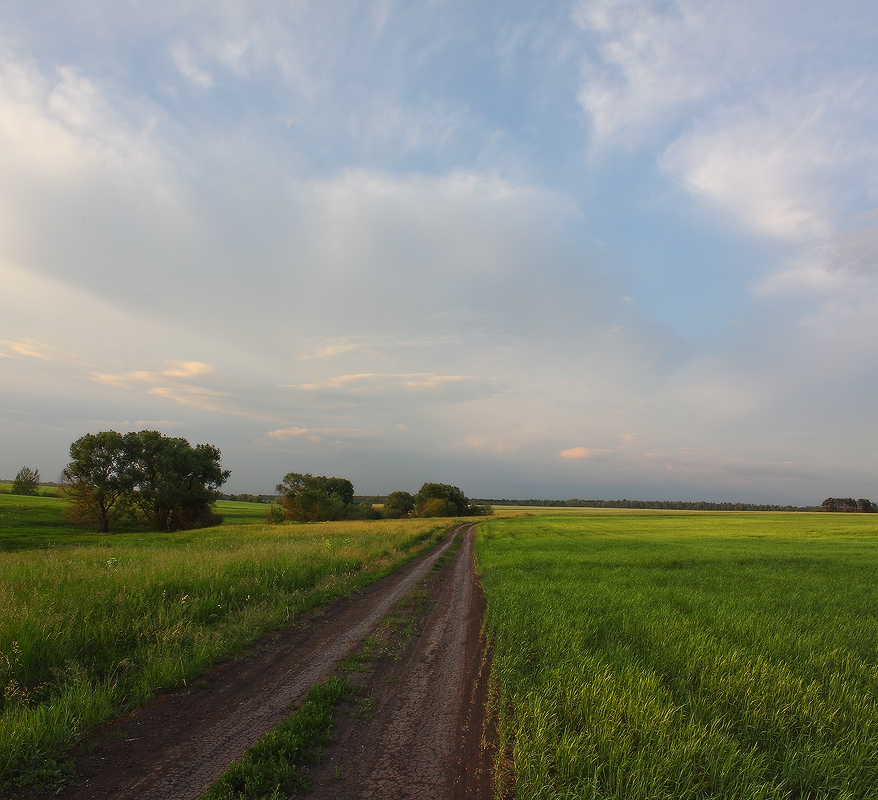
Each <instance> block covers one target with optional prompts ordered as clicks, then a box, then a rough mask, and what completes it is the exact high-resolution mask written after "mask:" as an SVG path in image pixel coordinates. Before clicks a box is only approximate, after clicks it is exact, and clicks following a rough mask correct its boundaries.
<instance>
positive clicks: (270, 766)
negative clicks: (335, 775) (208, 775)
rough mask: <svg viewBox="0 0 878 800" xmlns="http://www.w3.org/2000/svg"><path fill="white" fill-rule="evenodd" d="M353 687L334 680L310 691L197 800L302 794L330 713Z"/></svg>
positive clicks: (326, 733) (328, 725)
mask: <svg viewBox="0 0 878 800" xmlns="http://www.w3.org/2000/svg"><path fill="white" fill-rule="evenodd" d="M354 689H355V687H354V685H353V684H352V683H350V681H348V680H347V679H346V678H342V677H339V676H337V675H335V676H333V677H331V678H329V680H327V681H326V682H325V683H320V684H317V685H315V686H312V687H311V689H310V691H309V692H308V694H307V696H306V697H305V700H304V702H303V703H302V705H301V706H300V707H299V708H298V709H297V710H296V711H295V713H294V714H292V716H290V717H288V718H287V719H286V720H285V721H284V722H282V723H281V724H280V725H278V726H277V727H276V728H275V729H274V730H272V731H269V732H268V733H267V734H265V736H263V737H262V738H261V739H260V740H259V741H257V742H256V744H254V745H253V746H252V747H250V748H249V749H248V750H247V751H246V752H245V753H244V755H243V757H242V758H241V760H240V761H233V762H232V764H231V766H230V767H229V769H228V770H227V771H226V772H225V773H224V774H223V775H222V777H221V778H220V779H219V780H218V781H217V782H216V783H214V784H213V786H211V788H210V789H209V790H208V791H207V792H206V793H205V794H203V795H202V800H251V798H252V799H253V800H256V798H274V797H278V798H279V797H284V796H288V795H291V794H295V793H297V792H307V791H309V790H310V789H311V784H310V782H309V780H308V778H307V775H306V773H305V771H304V770H303V769H302V768H303V766H304V765H306V764H316V763H318V762H319V761H320V758H321V755H322V752H321V748H322V746H323V745H324V744H325V743H326V742H327V740H328V737H329V731H330V729H331V728H332V711H333V708H334V707H335V706H336V705H337V704H338V703H339V702H341V700H342V699H343V698H344V697H345V696H347V695H348V694H349V693H351V692H352V691H354Z"/></svg>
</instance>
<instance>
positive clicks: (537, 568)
mask: <svg viewBox="0 0 878 800" xmlns="http://www.w3.org/2000/svg"><path fill="white" fill-rule="evenodd" d="M477 554H478V558H479V563H480V565H481V568H482V569H483V571H484V576H483V583H484V586H485V589H486V592H487V595H488V619H489V626H490V629H491V631H492V635H493V637H494V639H495V643H496V651H495V662H494V669H495V671H496V677H497V679H498V680H499V684H500V687H501V691H502V693H503V700H504V703H505V704H504V705H502V707H503V708H505V709H507V711H506V713H505V715H504V719H503V720H502V729H503V736H504V737H505V742H506V743H507V744H508V745H509V746H510V747H511V748H512V752H513V754H514V764H515V781H516V784H517V792H518V797H519V798H522V799H524V798H564V797H577V798H590V797H595V798H598V797H600V798H606V797H614V798H741V797H746V798H800V797H802V798H804V797H807V798H818V797H827V798H828V797H838V798H842V797H848V798H853V797H868V796H874V791H875V787H876V786H878V584H876V581H875V575H876V574H878V571H876V569H878V518H876V517H874V516H872V515H828V514H826V515H822V514H789V513H787V514H754V513H748V514H740V513H739V514H687V513H679V512H677V513H668V512H665V513H664V514H654V513H653V514H619V513H616V514H612V515H606V514H605V515H588V516H581V517H575V518H571V517H567V516H564V517H549V516H541V517H532V518H517V519H505V520H504V519H497V520H491V521H488V522H484V523H482V524H481V525H480V535H479V538H478V540H477Z"/></svg>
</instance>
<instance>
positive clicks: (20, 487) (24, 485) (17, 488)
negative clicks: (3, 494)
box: [12, 467, 40, 495]
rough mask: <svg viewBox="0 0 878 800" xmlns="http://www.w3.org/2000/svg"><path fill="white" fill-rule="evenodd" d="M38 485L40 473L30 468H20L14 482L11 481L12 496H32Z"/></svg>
mask: <svg viewBox="0 0 878 800" xmlns="http://www.w3.org/2000/svg"><path fill="white" fill-rule="evenodd" d="M39 485H40V471H39V470H38V469H31V468H30V467H22V468H21V469H20V470H19V471H18V474H17V475H16V476H15V480H14V481H12V494H26V495H34V494H36V493H37V487H38V486H39Z"/></svg>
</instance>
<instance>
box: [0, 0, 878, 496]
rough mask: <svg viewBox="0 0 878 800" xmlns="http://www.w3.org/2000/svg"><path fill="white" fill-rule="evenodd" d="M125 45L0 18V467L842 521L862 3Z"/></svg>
mask: <svg viewBox="0 0 878 800" xmlns="http://www.w3.org/2000/svg"><path fill="white" fill-rule="evenodd" d="M134 13H135V12H134V11H132V10H131V9H130V8H128V7H127V6H126V7H121V6H116V5H114V4H100V3H98V4H95V5H94V6H89V8H88V9H83V8H82V7H81V5H80V4H78V3H62V4H59V5H58V8H57V10H56V17H55V18H54V19H53V20H52V21H48V22H47V20H46V19H45V18H43V17H42V16H39V15H38V14H37V13H36V12H35V11H33V10H32V9H31V7H30V6H27V5H25V4H10V5H9V6H8V7H7V10H6V11H5V12H3V14H4V16H5V19H4V23H5V25H4V30H5V31H6V34H5V38H4V39H3V40H2V41H0V280H2V283H3V286H4V292H3V293H2V295H0V375H2V389H0V431H2V434H3V441H4V448H3V451H2V454H0V472H2V473H4V474H6V475H14V474H15V472H16V471H17V469H18V468H19V467H20V466H21V465H22V464H24V463H28V464H30V463H31V462H33V464H32V466H35V467H39V468H40V469H41V471H42V472H43V474H44V475H48V476H51V475H52V474H53V473H57V472H59V471H60V469H61V467H62V466H63V464H64V461H65V455H66V449H67V447H68V445H69V443H70V442H71V441H72V440H73V439H74V438H76V437H77V436H80V435H82V434H83V433H85V432H88V431H95V430H99V429H104V428H110V427H113V428H116V429H136V428H137V427H138V426H156V427H159V428H161V429H163V430H168V431H173V432H175V433H176V434H178V435H186V436H188V437H189V438H190V439H191V440H194V441H210V442H212V443H214V444H216V445H218V446H219V447H220V448H221V449H222V451H223V453H224V456H225V459H224V460H225V463H226V466H228V467H229V468H231V469H232V470H233V478H232V482H231V484H230V486H231V488H232V490H237V491H265V490H270V489H271V487H273V485H274V484H275V483H276V482H277V480H278V479H279V478H280V477H281V476H282V475H283V474H285V473H286V472H288V471H290V470H296V471H308V472H312V473H321V472H326V473H332V474H340V475H345V476H347V477H350V478H351V479H353V480H354V482H355V485H356V487H357V489H358V490H361V491H363V492H383V491H391V490H393V489H397V488H405V489H408V490H410V491H411V490H415V489H417V488H418V486H419V485H420V483H419V482H420V481H423V480H442V481H446V482H451V483H456V484H459V485H461V486H463V487H464V488H465V490H466V491H467V492H468V493H469V494H471V495H482V496H485V495H495V496H496V495H505V496H515V495H519V496H560V497H565V496H580V497H585V496H602V497H616V496H618V497H621V496H626V497H634V496H639V497H666V498H672V497H673V498H684V499H693V498H696V497H708V498H711V499H717V500H722V499H743V500H754V501H756V500H768V501H774V502H800V503H805V502H820V500H822V497H823V496H826V495H830V494H843V495H848V494H855V495H858V496H859V495H860V494H862V495H863V496H869V491H870V487H871V486H872V484H873V483H874V479H875V475H876V468H878V463H876V462H878V438H876V432H875V429H874V425H873V424H872V423H871V417H872V411H871V408H872V405H873V398H874V389H875V384H876V381H878V345H876V344H875V342H878V330H876V325H878V323H876V316H875V314H874V308H875V307H876V301H878V269H876V265H878V234H876V231H878V218H876V216H875V214H876V213H878V212H876V211H875V208H876V207H878V200H876V197H875V194H876V191H878V186H876V174H878V148H876V145H875V143H874V136H873V133H872V132H873V131H874V129H875V123H876V119H875V113H876V112H875V108H878V103H876V100H878V97H876V93H878V83H876V81H875V79H874V77H873V76H874V74H875V66H876V64H875V60H876V56H875V55H874V54H873V52H872V48H871V46H870V43H869V41H868V35H867V31H868V30H870V25H871V27H872V28H874V24H873V23H875V22H878V20H875V19H874V18H875V14H876V12H875V11H874V10H873V8H872V6H871V4H869V3H865V2H848V3H843V4H841V5H840V6H839V7H837V8H834V9H833V10H831V12H830V10H828V9H826V8H824V7H823V6H822V4H816V3H815V4H809V3H806V4H796V5H795V6H793V5H792V4H790V3H788V2H780V0H778V1H777V2H773V3H768V4H765V3H756V2H755V1H754V2H749V0H747V2H744V3H728V2H718V1H714V2H709V3H703V2H689V0H675V2H671V3H665V2H661V3H660V2H649V3H640V2H637V3H634V2H630V0H588V1H587V2H586V1H583V2H577V3H572V4H570V5H569V6H564V7H558V6H557V4H553V3H537V4H512V5H509V4H503V5H502V6H501V5H500V4H487V5H483V6H479V7H473V6H471V4H466V3H462V2H450V3H443V4H428V5H426V6H423V7H421V6H418V7H410V6H404V5H400V4H394V3H387V2H373V3H370V2H353V1H352V2H350V3H346V4H343V5H342V6H341V7H339V6H332V7H329V6H323V5H315V4H309V3H268V4H262V5H261V6H260V7H259V8H256V7H252V6H250V5H248V4H244V3H227V4H224V5H222V6H220V7H214V6H207V5H206V4H200V3H193V4H187V5H186V6H185V7H176V6H170V5H163V4H158V5H153V6H150V8H149V9H146V8H143V9H139V10H138V11H137V14H136V16H137V23H138V24H137V25H133V24H132V16H131V15H132V14H134ZM830 22H831V24H829V23H830ZM2 476H3V475H0V477H2ZM873 494H874V491H873Z"/></svg>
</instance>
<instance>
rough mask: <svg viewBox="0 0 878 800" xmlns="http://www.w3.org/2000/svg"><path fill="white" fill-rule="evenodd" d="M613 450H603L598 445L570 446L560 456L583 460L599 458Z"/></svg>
mask: <svg viewBox="0 0 878 800" xmlns="http://www.w3.org/2000/svg"><path fill="white" fill-rule="evenodd" d="M611 452H612V450H603V449H601V448H597V447H570V448H568V449H567V450H562V451H561V452H560V454H559V455H560V456H561V458H563V459H566V460H568V461H581V460H582V459H586V458H599V457H600V456H605V455H607V454H608V453H611Z"/></svg>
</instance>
